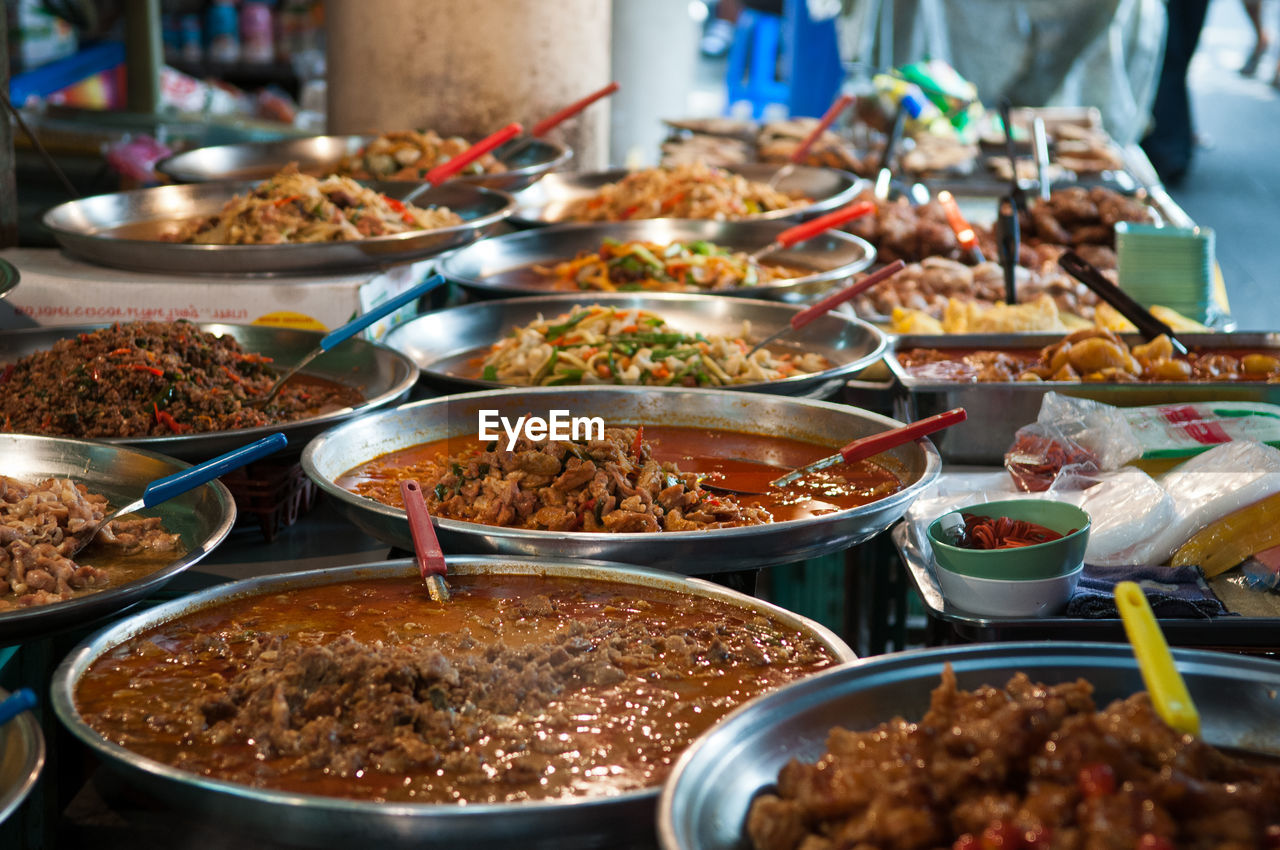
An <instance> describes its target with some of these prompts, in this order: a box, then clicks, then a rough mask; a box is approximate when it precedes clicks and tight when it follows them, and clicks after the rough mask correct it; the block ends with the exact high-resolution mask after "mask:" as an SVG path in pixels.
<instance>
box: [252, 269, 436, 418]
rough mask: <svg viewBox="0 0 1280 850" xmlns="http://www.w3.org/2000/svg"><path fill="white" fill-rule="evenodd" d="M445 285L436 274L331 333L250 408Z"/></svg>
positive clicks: (258, 404)
mask: <svg viewBox="0 0 1280 850" xmlns="http://www.w3.org/2000/svg"><path fill="white" fill-rule="evenodd" d="M442 283H444V278H443V277H442V276H440V275H438V274H433V275H432V276H431V277H429V278H427V279H426V280H424V281H423V282H422V283H419V284H418V285H417V286H414V287H413V288H411V289H408V290H406V291H404V292H402V293H400V294H399V295H397V296H396V297H395V298H392V299H391V300H390V301H384V302H383V303H381V304H379V305H378V306H377V307H374V308H373V309H372V310H370V311H369V312H367V313H364V314H362V315H361V316H359V317H358V318H355V319H352V320H351V321H350V322H347V323H346V324H345V325H343V326H342V327H340V328H337V329H335V330H332V331H329V333H327V334H325V335H324V336H323V337H321V338H320V343H319V344H318V345H317V346H316V347H315V348H313V349H311V351H309V352H307V355H306V356H305V357H303V358H302V359H301V360H299V361H298V362H297V363H295V364H293V366H291V367H290V368H289V369H288V370H287V371H285V372H284V373H283V374H282V375H280V377H278V378H276V382H275V383H274V384H272V385H271V389H270V390H269V391H268V392H267V394H266V395H265V396H263V397H261V398H257V399H252V400H250V401H249V402H248V404H250V405H251V406H253V407H263V406H265V405H267V404H269V403H270V402H271V400H272V399H273V398H275V397H276V395H278V394H279V392H280V390H281V388H283V387H284V385H285V384H286V383H287V382H288V380H289V379H290V378H292V377H293V376H294V375H296V374H298V372H299V370H301V369H302V368H303V367H304V366H306V365H307V364H308V363H310V362H311V361H312V360H315V359H316V358H317V357H319V356H320V355H321V354H324V353H325V352H326V351H328V350H329V349H331V348H333V347H334V346H336V345H338V344H339V343H343V342H346V341H347V340H349V339H351V337H353V336H355V335H356V334H358V333H360V331H362V330H364V329H365V328H367V327H369V326H370V325H372V324H373V323H374V322H376V321H378V320H379V319H382V318H385V317H386V316H389V315H390V314H392V313H394V312H395V311H396V310H399V309H400V308H401V307H403V306H404V305H406V304H408V303H409V302H411V301H416V300H417V299H418V298H421V297H422V296H423V295H425V294H427V293H428V292H430V291H431V290H433V289H435V288H436V287H437V286H439V285H440V284H442Z"/></svg>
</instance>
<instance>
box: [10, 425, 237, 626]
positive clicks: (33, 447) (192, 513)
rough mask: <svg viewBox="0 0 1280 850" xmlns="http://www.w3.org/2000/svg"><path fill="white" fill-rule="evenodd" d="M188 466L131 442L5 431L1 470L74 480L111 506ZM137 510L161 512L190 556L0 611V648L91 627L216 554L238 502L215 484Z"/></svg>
mask: <svg viewBox="0 0 1280 850" xmlns="http://www.w3.org/2000/svg"><path fill="white" fill-rule="evenodd" d="M187 466H188V464H186V463H183V462H182V461H177V460H174V459H173V458H169V457H165V456H164V455H160V454H156V453H155V452H147V451H140V450H138V449H135V448H129V447H127V446H113V445H108V444H106V443H95V442H91V441H89V440H67V439H61V438H57V437H37V436H33V435H30V434H0V471H3V473H4V474H5V475H8V476H10V477H11V478H19V479H22V480H24V481H39V480H41V479H44V478H49V477H51V476H53V477H59V478H71V479H73V480H74V481H76V482H77V483H80V484H84V485H85V486H86V487H88V488H89V490H90V492H93V493H102V494H103V495H105V496H106V497H107V498H108V499H109V500H110V502H111V504H112V505H114V506H119V505H123V504H127V503H128V502H131V501H133V500H134V499H136V498H138V496H140V495H141V494H142V491H143V490H145V489H146V487H147V485H148V484H150V483H151V482H152V481H154V480H156V479H157V478H163V477H164V476H166V475H171V474H173V473H175V472H177V471H179V470H181V469H185V468H186V467H187ZM139 513H140V514H142V515H143V516H159V517H162V518H163V520H164V526H165V528H167V529H168V530H169V531H171V532H174V533H177V534H181V535H182V543H183V545H184V547H185V549H186V550H187V551H186V553H185V554H183V555H182V556H180V557H178V558H176V559H175V560H173V561H172V562H171V563H169V564H166V565H164V566H162V567H161V568H160V569H158V570H157V571H155V572H153V573H151V574H149V575H146V576H143V577H141V578H138V579H135V580H133V581H130V582H127V583H124V584H119V585H110V584H109V585H107V586H106V587H105V588H104V589H102V590H98V591H95V592H93V593H89V594H86V595H84V596H79V597H75V598H73V599H68V600H66V601H65V602H54V603H50V604H48V605H33V606H31V607H26V608H11V609H7V610H0V645H2V644H12V643H22V642H24V641H28V640H32V639H34V638H36V637H39V636H41V635H44V634H48V633H50V632H55V631H58V630H60V629H66V628H72V627H76V626H86V625H89V624H90V623H92V622H93V621H94V620H95V619H97V618H98V617H102V616H104V615H107V614H113V613H116V612H118V611H120V610H122V609H124V608H128V607H129V606H130V605H134V604H137V603H138V602H140V601H142V600H143V599H145V598H146V597H147V596H148V595H149V594H150V593H152V592H154V591H155V590H157V589H158V588H160V587H162V586H164V585H165V584H166V583H167V582H168V581H169V580H170V579H172V578H173V577H174V576H176V575H177V574H178V573H180V572H182V571H183V570H185V569H186V568H187V567H189V566H191V565H192V564H194V563H196V562H197V561H199V560H200V559H201V558H203V557H204V556H205V555H207V554H209V553H210V552H211V551H213V548H214V547H215V546H217V545H218V544H219V543H221V542H222V539H223V538H224V537H226V536H227V534H228V533H230V531H231V526H232V525H233V524H234V523H235V518H236V506H235V501H234V500H233V499H232V498H231V491H229V490H228V489H227V488H226V485H224V484H223V483H222V482H221V481H213V482H211V483H209V484H205V485H203V486H201V487H197V488H196V489H195V490H192V491H190V492H188V493H184V494H183V495H181V496H178V497H176V498H173V499H170V500H169V501H167V502H165V503H164V504H162V505H157V506H156V507H154V508H150V509H147V510H143V511H139Z"/></svg>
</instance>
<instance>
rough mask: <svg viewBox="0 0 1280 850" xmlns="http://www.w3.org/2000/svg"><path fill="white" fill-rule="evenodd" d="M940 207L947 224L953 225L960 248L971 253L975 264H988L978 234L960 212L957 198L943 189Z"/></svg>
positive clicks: (939, 197)
mask: <svg viewBox="0 0 1280 850" xmlns="http://www.w3.org/2000/svg"><path fill="white" fill-rule="evenodd" d="M938 206H940V207H942V213H943V215H945V216H946V217H947V224H949V225H951V232H952V233H954V234H955V235H956V242H957V243H958V244H959V245H960V247H961V248H963V249H964V250H965V251H968V252H969V256H971V257H973V261H974V262H975V263H983V262H986V260H987V258H986V257H984V256H983V255H982V248H981V247H980V246H979V245H978V234H977V233H976V232H975V231H974V229H973V226H972V225H971V224H969V222H968V221H966V220H965V217H964V213H962V212H960V205H959V204H957V203H956V199H955V196H954V195H952V194H951V193H950V192H948V191H947V190H946V189H943V190H942V191H941V192H939V193H938Z"/></svg>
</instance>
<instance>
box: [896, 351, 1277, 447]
mask: <svg viewBox="0 0 1280 850" xmlns="http://www.w3.org/2000/svg"><path fill="white" fill-rule="evenodd" d="M1063 336H1064V335H1063V334H1060V333H1051V334H1044V333H1036V334H971V335H970V334H949V335H946V336H927V335H925V336H916V335H904V336H899V337H897V338H896V339H894V340H893V342H892V349H893V352H894V353H891V354H890V356H889V357H887V358H885V359H886V360H887V362H888V364H889V368H890V370H891V371H892V372H893V374H894V377H895V378H896V380H897V388H896V390H895V398H894V407H895V413H896V415H898V416H901V417H905V418H908V419H916V418H919V417H923V416H929V415H932V414H934V413H940V412H942V411H943V410H949V409H951V408H953V407H963V408H965V409H966V410H968V411H969V418H968V419H967V420H966V421H965V422H962V423H961V424H959V425H957V426H955V427H954V428H948V429H947V430H946V431H944V432H941V433H939V434H938V435H937V439H936V442H937V445H938V449H939V451H941V452H942V457H943V459H944V460H947V461H952V462H955V463H975V464H995V465H997V466H999V465H1000V464H1002V463H1003V462H1004V453H1005V452H1006V451H1008V449H1009V446H1010V445H1012V444H1013V435H1014V433H1015V432H1016V431H1017V430H1018V429H1019V428H1021V427H1022V426H1023V425H1029V424H1031V423H1032V422H1035V421H1036V416H1037V414H1039V412H1040V402H1041V400H1042V399H1043V398H1044V394H1045V393H1047V392H1055V393H1060V394H1062V395H1068V396H1074V397H1076V398H1090V399H1095V400H1097V401H1101V402H1105V403H1107V404H1113V405H1116V406H1118V407H1138V406H1143V405H1154V404H1172V403H1187V402H1208V401H1257V402H1266V403H1268V404H1280V384H1268V383H1265V382H1262V381H1248V382H1245V381H1181V382H1173V381H1169V382H1161V383H1101V382H1084V383H1072V382H1064V381H1009V382H1004V383H984V384H979V383H969V384H965V383H959V382H955V381H931V380H924V379H921V378H916V377H913V376H911V375H908V374H907V373H906V371H905V370H904V369H903V368H902V364H901V363H899V362H898V359H897V356H896V352H899V351H905V350H906V349H910V348H935V349H938V350H942V351H947V350H963V351H972V350H975V349H990V348H999V349H1004V350H1023V351H1030V352H1035V351H1039V350H1040V349H1041V348H1043V347H1045V346H1046V345H1052V344H1054V343H1056V342H1059V341H1060V340H1061V339H1062V338H1063ZM1122 336H1123V338H1124V340H1125V341H1126V342H1127V343H1129V344H1130V345H1134V344H1138V343H1141V342H1142V341H1143V340H1142V338H1141V337H1140V336H1138V335H1136V334H1125V335H1122ZM1178 339H1180V340H1182V342H1183V343H1185V344H1186V346H1187V347H1188V348H1193V349H1203V350H1208V351H1212V350H1214V349H1219V350H1221V349H1226V350H1229V351H1239V350H1241V349H1249V350H1255V349H1256V350H1269V351H1271V352H1272V353H1273V354H1276V355H1277V356H1280V333H1247V332H1246V333H1209V334H1186V333H1180V334H1178Z"/></svg>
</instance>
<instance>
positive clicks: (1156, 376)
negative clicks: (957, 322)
mask: <svg viewBox="0 0 1280 850" xmlns="http://www.w3.org/2000/svg"><path fill="white" fill-rule="evenodd" d="M896 356H897V358H898V362H899V363H900V364H901V365H902V368H903V369H904V370H905V371H906V373H907V374H908V375H910V376H911V377H913V378H919V379H921V380H926V381H943V382H954V383H1004V382H1009V381H1032V382H1035V381H1107V382H1119V383H1132V382H1135V381H1142V382H1156V381H1266V382H1269V383H1275V382H1280V352H1277V351H1274V350H1271V351H1236V350H1233V351H1222V350H1211V351H1197V350H1194V349H1193V350H1192V351H1191V352H1190V353H1188V354H1187V355H1185V356H1184V355H1180V354H1177V353H1175V352H1174V350H1173V345H1172V343H1170V341H1169V338H1168V337H1166V336H1163V335H1161V336H1158V337H1156V338H1155V339H1153V340H1152V341H1150V342H1147V343H1143V344H1140V345H1134V346H1130V345H1128V344H1127V343H1125V341H1124V340H1122V339H1120V337H1118V336H1117V335H1116V334H1114V333H1113V332H1111V331H1109V330H1103V329H1101V328H1091V329H1088V330H1081V331H1076V332H1075V333H1072V334H1068V335H1067V336H1066V337H1065V338H1064V339H1063V340H1062V341H1061V342H1057V343H1054V344H1053V345H1049V346H1046V347H1044V348H1042V349H1040V350H1039V351H1035V350H1027V349H1012V350H1001V349H991V350H973V349H954V348H953V349H935V348H907V349H903V350H902V351H899V352H898V353H897V355H896Z"/></svg>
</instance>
